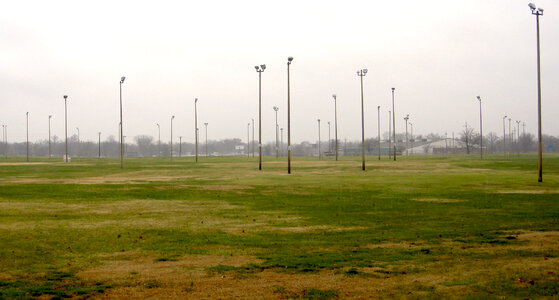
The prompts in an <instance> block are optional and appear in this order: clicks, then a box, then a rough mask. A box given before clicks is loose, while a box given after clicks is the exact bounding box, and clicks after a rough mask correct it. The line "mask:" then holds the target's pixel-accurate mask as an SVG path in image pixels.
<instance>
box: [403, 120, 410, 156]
mask: <svg viewBox="0 0 559 300" xmlns="http://www.w3.org/2000/svg"><path fill="white" fill-rule="evenodd" d="M409 119H410V115H406V117H405V118H404V121H406V156H409V155H410V153H409V149H408V120H409Z"/></svg>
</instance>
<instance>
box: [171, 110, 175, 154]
mask: <svg viewBox="0 0 559 300" xmlns="http://www.w3.org/2000/svg"><path fill="white" fill-rule="evenodd" d="M173 119H175V116H171V160H173Z"/></svg>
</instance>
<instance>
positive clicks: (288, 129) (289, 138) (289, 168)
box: [287, 56, 293, 174]
mask: <svg viewBox="0 0 559 300" xmlns="http://www.w3.org/2000/svg"><path fill="white" fill-rule="evenodd" d="M292 61H293V57H291V56H290V57H288V58H287V174H291V87H290V85H289V66H291V62H292Z"/></svg>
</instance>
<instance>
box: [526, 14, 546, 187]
mask: <svg viewBox="0 0 559 300" xmlns="http://www.w3.org/2000/svg"><path fill="white" fill-rule="evenodd" d="M528 6H529V7H530V9H531V10H532V15H535V16H536V35H537V51H538V56H537V63H538V182H542V180H543V177H542V175H543V166H542V164H543V159H542V84H541V73H540V16H543V8H536V5H534V3H530V4H528Z"/></svg>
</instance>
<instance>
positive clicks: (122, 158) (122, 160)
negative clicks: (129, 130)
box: [120, 76, 124, 169]
mask: <svg viewBox="0 0 559 300" xmlns="http://www.w3.org/2000/svg"><path fill="white" fill-rule="evenodd" d="M123 82H124V76H123V77H121V78H120V168H121V169H122V168H123V167H124V141H123V136H124V128H123V124H122V83H123Z"/></svg>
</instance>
